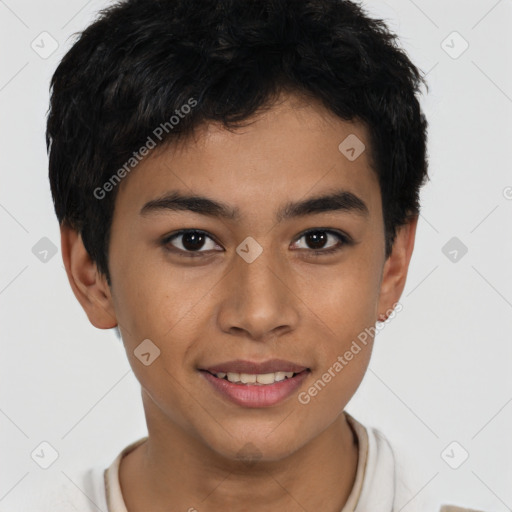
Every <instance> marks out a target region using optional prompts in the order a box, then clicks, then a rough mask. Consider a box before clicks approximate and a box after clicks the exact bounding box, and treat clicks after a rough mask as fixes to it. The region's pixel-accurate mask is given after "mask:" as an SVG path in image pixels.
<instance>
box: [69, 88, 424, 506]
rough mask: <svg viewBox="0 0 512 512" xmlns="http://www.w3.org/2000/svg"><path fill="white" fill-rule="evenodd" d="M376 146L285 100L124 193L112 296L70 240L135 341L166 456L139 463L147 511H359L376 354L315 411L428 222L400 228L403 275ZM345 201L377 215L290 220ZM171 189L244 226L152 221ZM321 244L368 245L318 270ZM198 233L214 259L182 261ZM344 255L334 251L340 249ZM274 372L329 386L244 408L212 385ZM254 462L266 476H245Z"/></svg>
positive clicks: (128, 183) (164, 152)
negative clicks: (373, 157)
mask: <svg viewBox="0 0 512 512" xmlns="http://www.w3.org/2000/svg"><path fill="white" fill-rule="evenodd" d="M349 134H355V135H357V137H358V138H359V139H361V140H362V141H363V142H365V141H366V147H367V150H366V151H365V152H363V153H362V154H361V156H359V157H358V158H357V159H356V160H355V161H352V162H351V161H349V160H348V159H347V158H346V157H345V156H344V155H343V154H342V153H341V152H340V151H339V150H338V145H339V144H340V142H341V141H343V140H344V139H345V138H346V137H347V136H348V135H349ZM368 148H369V143H368V142H367V132H366V129H365V127H364V126H363V125H362V124H359V123H356V122H354V123H349V122H345V121H342V120H340V119H338V118H337V117H335V116H333V115H332V114H330V113H328V112H327V111H326V110H324V109H323V108H322V107H321V106H320V105H319V104H317V103H315V102H311V101H310V102H307V101H305V100H304V99H301V98H299V97H298V96H294V95H282V96H281V97H280V98H279V101H278V102H276V103H275V104H273V105H272V107H271V108H269V109H268V110H266V111H264V112H263V113H261V114H259V115H258V116H255V117H254V118H253V119H251V124H250V125H249V126H246V127H244V128H240V129H236V130H234V131H228V130H226V129H224V128H222V127H220V126H218V125H213V124H210V125H208V126H202V127H201V128H200V129H199V130H198V131H197V132H196V134H195V135H194V137H193V138H189V139H188V140H186V141H183V142H180V143H179V144H176V145H174V146H169V147H168V148H166V149H161V150H159V151H155V152H154V153H153V154H152V155H150V156H149V157H147V158H146V159H145V160H144V161H143V162H141V163H140V164H139V165H138V166H137V167H136V168H135V169H134V170H133V171H132V172H131V174H130V175H129V176H128V177H127V178H125V179H124V180H123V182H122V183H121V184H120V189H119V194H118V197H117V198H116V205H115V212H114V218H113V223H112V235H111V240H110V246H109V268H110V271H111V278H112V287H111V288H110V287H109V286H108V284H107V282H106V279H105V278H104V276H102V275H100V274H99V273H98V271H97V269H96V266H95V265H94V263H93V262H92V261H91V260H90V258H89V256H88V254H87V252H86V251H85V249H84V246H83V243H82V241H81V238H80V236H79V234H77V233H76V232H75V231H73V230H72V229H70V228H69V227H66V226H63V227H62V252H63V258H64V263H65V267H66V271H67V273H68V277H69V280H70V283H71V286H72V288H73V291H74V293H75V295H76V297H77V299H78V300H79V302H80V304H81V305H82V307H83V308H84V310H85V312H86V314H87V316H88V318H89V320H90V321H91V323H92V324H93V325H94V326H96V327H98V328H100V329H107V328H112V327H115V326H116V325H118V326H119V328H120V331H121V333H122V337H123V342H124V345H125V348H126V353H127V356H128V358H129V361H130V364H131V366H132V369H133V371H134V373H135V375H136V377H137V379H138V380H139V382H140V384H141V389H142V399H143V404H144V410H145V414H146V421H147V425H148V432H149V440H148V441H147V442H146V443H144V444H142V445H141V446H140V447H139V448H137V449H136V450H135V451H133V452H132V453H130V454H129V455H127V456H126V457H125V458H124V459H123V461H122V463H121V468H120V480H121V486H122V490H123V495H124V499H125V501H126V504H127V508H128V510H129V512H142V511H147V510H152V511H153V512H159V511H164V510H165V511H169V510H176V511H178V510H189V509H190V508H191V507H195V508H196V509H197V510H198V511H199V512H201V511H203V510H208V511H214V512H216V511H221V510H235V511H245V510H251V512H258V511H263V510H269V508H268V507H269V505H271V509H272V510H286V511H299V510H300V511H303V510H304V509H306V510H320V509H321V510H324V511H326V512H335V511H337V512H339V511H340V510H341V508H342V507H343V505H344V503H345V502H346V500H347V498H348V496H349V494H350V490H351V488H352V485H353V482H354V478H355V471H356V466H357V459H358V455H357V443H356V442H355V440H354V436H353V433H352V431H351V428H350V427H349V425H348V423H347V421H346V417H345V415H344V414H343V409H344V408H345V406H346V404H347V403H348V401H349V400H350V398H351V397H352V396H353V394H354V393H355V391H356V389H357V388H358V386H359V384H360V382H361V380H362V379H363V377H364V374H365V371H366V369H367V366H368V363H369V359H370V355H371V347H372V343H373V340H370V341H369V343H368V344H367V346H366V347H363V348H362V350H361V351H360V352H359V353H358V354H357V355H355V356H354V358H353V359H352V360H351V361H350V362H349V364H347V365H346V366H345V367H344V368H343V370H342V371H340V372H339V373H337V374H336V376H335V377H334V378H332V380H331V381H330V382H329V383H328V384H327V385H326V386H325V387H324V388H323V389H322V390H321V391H320V392H319V393H318V394H317V396H315V397H313V398H312V399H311V401H310V402H309V403H308V404H307V405H303V404H301V403H300V402H299V401H298V399H297V395H298V393H299V392H301V391H305V390H307V389H308V388H309V387H310V386H311V385H312V384H313V383H314V382H315V381H317V379H319V378H320V377H321V375H322V374H323V373H324V372H325V371H327V369H328V368H329V367H332V365H333V364H334V363H335V361H336V360H337V357H338V356H340V355H343V354H344V353H345V352H346V351H347V350H348V349H349V347H350V346H351V343H352V341H353V340H355V339H356V338H357V335H358V334H359V333H361V332H362V331H364V329H365V328H367V327H370V326H373V325H374V324H375V321H376V320H377V319H378V318H379V316H380V318H381V319H383V318H384V316H385V313H386V311H387V312H388V313H389V311H391V310H392V308H393V305H394V304H395V303H396V302H397V301H398V299H399V298H400V295H401V293H402V291H403V288H404V285H405V281H406V276H407V269H408V266H409V261H410V257H411V254H412V251H413V246H414V236H415V231H416V223H417V217H415V218H412V219H411V220H410V221H408V222H407V224H405V225H404V226H403V227H401V228H400V229H399V231H398V234H397V238H396V241H395V244H394V247H393V252H392V254H391V255H390V257H389V258H388V259H385V252H384V247H385V245H384V223H383V216H382V204H381V195H380V188H379V184H378V180H377V176H376V174H375V172H374V171H373V170H372V169H371V167H370V165H369V160H368ZM339 189H344V190H346V191H350V192H352V193H354V194H356V195H357V196H358V197H359V198H360V199H362V200H363V201H364V202H365V203H366V205H367V207H368V214H367V215H362V214H361V213H357V212H354V211H329V212H323V213H314V214H310V215H305V216H301V217H296V218H290V219H286V220H282V221H281V222H278V221H277V219H276V216H275V215H276V212H277V211H278V210H279V209H280V208H281V207H282V206H283V205H284V204H285V203H287V202H290V201H302V200H304V199H307V198H311V197H317V196H319V195H325V194H329V193H332V192H333V191H335V190H339ZM170 191H179V192H182V193H184V194H193V195H199V196H206V197H208V198H210V199H213V200H216V201H219V202H222V203H225V204H228V205H229V206H232V207H236V208H238V209H239V211H240V218H239V219H238V220H236V221H234V220H229V219H219V218H215V217H212V216H206V215H201V214H199V213H195V212H191V211H158V212H152V213H149V214H147V215H141V214H140V210H141V208H142V206H143V205H144V204H145V203H146V202H148V201H150V200H153V199H156V198H158V197H160V196H161V195H162V194H164V193H167V192H170ZM318 228H326V229H327V228H328V229H330V230H338V231H341V232H343V233H345V234H347V235H348V236H349V237H350V238H351V239H352V240H353V243H351V244H346V245H342V246H341V248H340V250H339V251H337V252H334V253H332V254H320V255H317V256H315V255H314V254H313V249H311V248H310V247H311V246H310V245H308V243H307V242H308V237H307V236H303V232H304V231H305V230H310V229H311V230H314V229H318ZM180 229H200V230H203V231H206V232H207V233H208V234H210V235H211V236H212V238H213V240H211V239H209V238H206V239H205V245H204V246H203V248H202V249H201V250H202V251H207V253H203V254H207V255H203V256H198V257H187V256H186V255H185V256H180V255H179V254H178V250H179V248H181V249H183V246H182V245H181V243H180V242H183V239H182V238H180V237H178V238H177V239H174V240H173V242H172V244H171V243H170V242H168V243H167V248H168V249H166V247H165V244H164V243H163V242H162V240H163V239H164V238H165V236H166V235H170V234H172V233H174V232H176V231H178V230H180ZM324 233H325V231H324ZM248 236H250V237H252V238H253V239H255V240H256V241H257V242H258V243H259V245H260V246H261V247H262V249H263V252H262V253H261V255H260V256H259V257H258V258H256V259H255V260H254V261H253V262H252V263H247V262H246V261H245V260H244V259H242V258H241V257H240V256H239V255H238V254H237V253H236V248H237V246H238V245H239V244H240V243H241V242H242V241H243V240H244V239H245V238H246V237H248ZM173 244H174V245H173ZM337 245H339V240H338V238H337V237H336V236H335V235H329V236H328V238H327V240H326V242H325V244H324V247H325V248H323V250H325V249H326V248H331V247H333V246H337ZM172 247H174V248H175V251H176V252H171V251H170V250H169V249H170V248H172ZM319 250H322V247H321V248H320V249H319ZM383 315H384V316H383ZM144 339H150V340H152V342H153V343H154V344H156V345H157V346H158V347H159V349H160V350H161V354H160V357H158V358H157V359H156V360H155V361H154V362H153V363H152V364H151V365H149V366H145V365H143V364H141V362H140V361H139V360H138V359H137V358H136V357H135V355H134V350H135V349H136V347H137V346H138V345H139V344H140V343H141V341H142V340H144ZM271 358H280V359H285V360H289V361H292V362H295V363H298V364H301V365H304V366H306V367H308V368H310V370H311V373H310V374H309V375H308V377H307V379H306V381H305V382H304V383H303V384H302V386H301V388H300V389H299V390H298V392H297V393H294V394H293V395H292V396H290V397H289V398H287V399H286V400H285V401H283V402H281V403H280V404H278V405H276V406H272V407H266V408H255V409H249V408H246V407H242V406H239V405H235V404H233V403H231V402H228V401H227V400H226V399H225V398H224V397H222V396H220V395H219V394H218V393H217V392H216V391H215V390H213V389H212V386H211V385H210V384H209V383H208V382H207V381H206V380H205V379H204V377H203V375H202V374H201V373H200V372H199V371H198V368H205V367H208V366H212V365H214V364H217V363H221V362H224V361H229V360H233V359H246V360H251V361H258V362H259V361H264V360H267V359H271ZM241 452H242V453H244V454H245V457H248V458H249V459H250V458H251V457H252V458H254V459H258V460H257V462H253V463H248V462H247V460H243V461H242V460H240V453H241ZM280 507H282V508H280Z"/></svg>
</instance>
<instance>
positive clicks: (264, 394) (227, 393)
mask: <svg viewBox="0 0 512 512" xmlns="http://www.w3.org/2000/svg"><path fill="white" fill-rule="evenodd" d="M280 371H284V370H280ZM290 371H293V370H290ZM200 372H201V375H203V376H204V377H205V379H206V380H207V381H208V382H209V383H210V384H211V385H212V386H213V388H214V389H215V390H216V391H218V392H219V393H220V394H221V395H223V396H224V397H226V398H227V399H228V400H230V401H231V402H233V403H235V404H237V405H241V406H243V407H270V406H272V405H276V404H277V403H279V402H281V401H283V400H285V399H286V398H288V397H289V396H290V395H291V394H292V393H293V392H294V391H296V390H297V389H298V388H299V387H300V385H301V384H302V382H304V379H306V378H307V376H308V374H309V373H310V372H309V370H304V371H301V372H300V373H298V374H297V375H295V376H294V377H292V378H290V379H285V380H282V381H279V382H275V383H274V384H266V385H257V384H242V383H237V384H234V383H233V382H229V381H228V380H226V379H219V378H218V377H215V375H212V374H211V373H209V371H206V370H201V371H200ZM216 373H218V372H216ZM245 373H249V372H245ZM254 373H263V372H254ZM267 373H272V372H267Z"/></svg>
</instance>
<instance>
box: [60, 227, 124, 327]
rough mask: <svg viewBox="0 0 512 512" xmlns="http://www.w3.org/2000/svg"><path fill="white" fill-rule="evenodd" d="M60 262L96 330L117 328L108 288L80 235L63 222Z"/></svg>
mask: <svg viewBox="0 0 512 512" xmlns="http://www.w3.org/2000/svg"><path fill="white" fill-rule="evenodd" d="M60 240H61V247H62V259H63V261H64V267H65V268H66V274H67V275H68V279H69V284H70V285H71V288H72V290H73V293H74V294H75V297H76V298H77V299H78V302H80V304H81V306H82V308H83V309H84V311H85V313H86V314H87V317H88V318H89V321H90V322H91V324H92V325H94V327H97V328H98V329H111V328H112V327H115V326H116V325H117V319H116V315H115V312H114V308H113V303H112V296H111V294H110V287H109V285H108V283H107V279H106V277H105V276H104V275H102V274H100V272H99V271H98V269H97V267H96V264H95V263H94V262H93V261H92V260H91V257H90V256H89V253H88V252H87V250H86V249H85V247H84V244H83V241H82V236H81V235H80V233H78V232H77V231H75V230H74V229H72V228H71V227H70V226H69V225H67V224H66V223H63V224H62V225H61V227H60Z"/></svg>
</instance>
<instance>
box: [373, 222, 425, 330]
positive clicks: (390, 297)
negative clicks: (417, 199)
mask: <svg viewBox="0 0 512 512" xmlns="http://www.w3.org/2000/svg"><path fill="white" fill-rule="evenodd" d="M417 225H418V215H414V216H411V217H409V219H408V220H407V222H406V223H405V224H404V225H402V226H399V227H398V229H397V233H396V238H395V242H394V243H393V248H392V251H391V254H390V255H389V257H388V259H387V260H386V262H385V264H384V268H383V271H382V280H381V285H380V296H379V306H378V312H379V315H378V320H379V321H381V322H383V321H385V320H386V319H387V317H388V315H389V313H390V312H391V311H392V310H393V307H394V304H396V303H397V302H398V300H399V299H400V297H401V295H402V292H403V290H404V287H405V281H406V279H407V272H408V270H409V262H410V261H411V256H412V251H413V249H414V239H415V236H416V227H417Z"/></svg>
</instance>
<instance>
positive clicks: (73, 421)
mask: <svg viewBox="0 0 512 512" xmlns="http://www.w3.org/2000/svg"><path fill="white" fill-rule="evenodd" d="M107 5H108V2H105V1H89V2H83V1H78V0H72V1H63V0H51V1H45V2H36V1H34V0H32V1H15V0H7V1H0V47H1V48H2V53H1V55H0V108H1V119H2V122H1V126H0V130H1V134H0V135H1V136H0V141H1V147H0V149H1V155H2V160H1V166H0V173H1V180H2V181H1V183H2V186H1V189H0V223H1V237H2V238H1V240H2V243H1V247H2V250H1V251H0V258H1V274H0V315H1V316H0V332H1V348H2V351H1V352H2V357H1V359H0V365H1V368H0V375H1V386H0V429H1V436H0V442H1V460H2V463H1V464H0V510H9V508H10V506H13V504H14V503H16V496H17V495H19V493H26V492H28V491H29V489H30V487H31V485H32V483H33V482H35V480H37V479H38V478H42V477H43V474H44V475H48V474H50V473H51V474H52V475H54V476H55V478H60V479H63V480H64V479H66V478H71V475H72V474H73V471H74V470H76V469H78V468H87V467H89V466H92V465H96V464H103V465H107V464H110V463H111V462H112V460H113V459H114V458H115V456H116V455H117V454H118V452H119V451H120V450H121V449H122V448H123V447H124V446H126V445H127V444H128V443H130V442H132V441H134V440H135V439H137V438H139V437H142V436H143V435H145V434H146V432H147V431H146V427H145V421H144V416H143V410H142V406H141V402H140V395H139V387H138V383H137V382H136V380H135V378H134V376H133V373H132V372H131V370H130V368H129V365H128V363H127V360H126V355H125V353H124V349H123V346H122V344H121V342H120V341H119V340H118V339H117V337H116V336H115V335H114V332H113V331H100V330H97V329H95V328H94V327H92V326H91V325H90V324H89V322H88V320H87V317H86V316H85V314H84V312H83V311H82V309H81V308H80V306H79V304H78V302H77V301H76V299H75V298H74V296H73V294H72V291H71V289H70V287H69V284H68V282H67V278H66V275H65V272H64V269H63V265H62V258H61V254H60V246H59V245H60V242H59V231H58V225H57V221H56V218H55V216H54V213H53V205H52V201H51V196H50V191H49V184H48V178H47V156H46V150H45V144H44V129H45V116H46V111H47V108H48V83H49V79H50V76H51V74H52V72H53V71H54V69H55V67H56V65H57V63H58V61H59V60H60V59H61V58H62V56H63V55H64V53H65V51H66V50H67V49H68V48H69V46H70V44H71V39H70V36H71V34H73V33H74V32H76V31H79V30H81V29H83V28H85V26H86V25H87V24H88V23H90V21H91V20H92V19H93V17H94V13H95V12H97V11H98V10H99V9H100V8H102V7H104V6H107ZM364 5H365V6H366V7H367V9H368V11H369V12H370V14H372V15H375V16H379V17H384V18H386V19H387V20H388V23H389V26H390V27H391V28H392V29H393V30H394V31H396V32H397V33H398V34H399V36H400V38H401V43H402V45H403V47H404V48H405V49H406V50H407V52H408V53H409V55H410V56H411V58H412V60H413V61H414V62H415V63H416V64H417V65H418V66H419V67H420V68H421V69H422V70H423V71H425V72H428V75H427V79H428V83H429V87H430V92H429V93H428V94H426V95H425V97H424V98H423V100H422V101H423V106H424V111H425V113H426V115H427V118H428V120H429V123H430V132H429V154H430V175H431V181H430V182H429V183H428V185H427V186H426V187H425V188H424V190H423V194H422V201H423V210H422V216H421V219H420V223H419V227H418V235H417V242H416V250H415V253H414V255H413V260H412V263H411V269H410V274H409V278H408V281H407V286H406V289H405V292H404V294H403V296H402V300H401V302H402V304H403V311H401V312H400V313H398V314H397V316H396V318H395V319H393V320H392V321H391V322H390V323H389V324H387V325H386V327H385V328H384V329H383V330H382V331H381V333H380V334H379V335H378V337H377V341H376V347H375V352H374V354H373V356H372V361H371V365H370V370H369V371H368V374H367V375H366V377H365V379H364V381H363V383H362V384H361V387H360V388H359V390H358V392H357V393H356V395H355V397H354V398H353V400H352V401H351V403H350V404H349V406H348V408H347V410H348V411H349V412H350V413H352V414H353V415H354V416H355V417H356V418H357V419H359V420H360V421H361V422H363V423H364V424H367V425H372V426H375V427H377V428H379V429H380V430H382V431H383V432H384V433H385V435H386V436H387V437H388V439H389V440H390V441H391V443H392V445H394V446H396V449H397V452H400V454H401V457H403V460H404V461H405V462H406V463H407V465H408V467H409V468H410V469H408V472H409V473H410V474H411V477H412V478H413V480H414V484H415V488H414V489H411V496H410V500H409V501H408V502H407V503H404V504H403V505H402V510H403V511H404V512H411V511H413V510H415V506H416V505H417V503H419V502H420V501H421V499H423V497H425V496H427V495H429V494H430V495H433V496H436V498H438V499H441V500H443V501H444V502H449V503H457V504H460V505H466V506H472V507H473V508H480V509H483V510H486V511H496V512H502V511H506V510H512V485H511V482H512V463H511V460H512V435H511V432H512V372H511V371H510V367H511V362H512V344H511V341H512V340H511V332H512V270H511V262H512V236H511V235H512V230H511V228H512V222H511V220H512V172H511V167H510V157H509V155H510V152H509V150H510V147H511V141H512V126H511V122H510V119H511V117H510V116H511V112H512V80H511V79H512V72H511V62H510V50H511V47H512V45H511V35H510V28H509V27H510V25H511V23H512V1H511V0H500V1H496V0H482V1H478V2H476V1H472V2H467V1H462V0H461V1H453V0H452V1H441V0H436V1H430V2H427V1H425V0H417V1H415V2H413V1H412V0H393V1H388V2H383V1H371V2H365V3H364ZM454 31H455V32H457V34H453V32H454ZM42 32H47V33H48V34H50V35H49V36H48V35H42V36H41V35H40V34H41V33H42ZM53 40H54V41H55V43H54V42H53ZM443 41H444V42H443ZM465 41H466V42H467V44H468V45H469V46H468V48H467V49H466V50H465V51H464V52H463V53H461V51H462V50H463V49H464V48H465V44H466V43H465ZM52 44H58V48H57V49H56V51H54V52H53V53H52V54H51V55H49V56H48V55H46V54H45V52H46V53H49V52H50V51H51V50H52ZM31 45H32V46H34V49H33V47H32V46H31ZM43 57H45V58H43ZM44 237H46V238H47V239H49V241H50V242H48V240H43V241H41V239H42V238H44ZM453 237H456V240H454V241H453V240H452V241H451V242H449V241H450V240H451V239H452V238H453ZM447 243H449V245H448V246H447V245H446V244H447ZM38 244H39V245H38ZM52 246H55V249H56V253H55V254H54V255H52V252H51V250H50V252H48V254H46V260H44V256H45V253H44V252H41V251H44V250H48V249H49V248H51V247H52ZM34 247H35V248H34ZM464 247H466V248H467V253H466V254H463V252H464ZM453 251H456V253H455V252H453ZM455 257H456V259H455V260H454V258H455ZM41 258H43V261H41ZM43 441H46V442H48V443H50V444H51V446H53V447H54V449H55V450H56V451H57V452H58V453H59V457H58V459H57V460H56V461H55V463H54V464H53V465H52V466H51V467H50V468H49V469H47V470H43V469H42V468H40V467H39V465H38V464H36V462H35V461H34V460H33V459H32V458H31V453H32V452H33V451H34V450H35V449H36V448H38V447H39V445H40V443H41V442H43ZM454 441H455V442H456V443H457V444H455V445H453V444H451V443H453V442H454ZM447 447H448V449H447ZM38 449H39V450H40V448H38ZM445 449H446V450H445ZM44 451H45V453H46V454H49V453H51V450H50V449H48V448H46V449H45V450H44ZM465 452H467V453H468V454H469V458H468V459H467V460H466V461H465V462H464V463H463V464H462V465H460V466H459V467H458V468H457V469H453V467H450V465H451V466H458V465H459V464H460V462H461V460H462V459H463V457H464V456H465ZM48 456H50V455H48ZM48 462H49V461H48Z"/></svg>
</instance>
